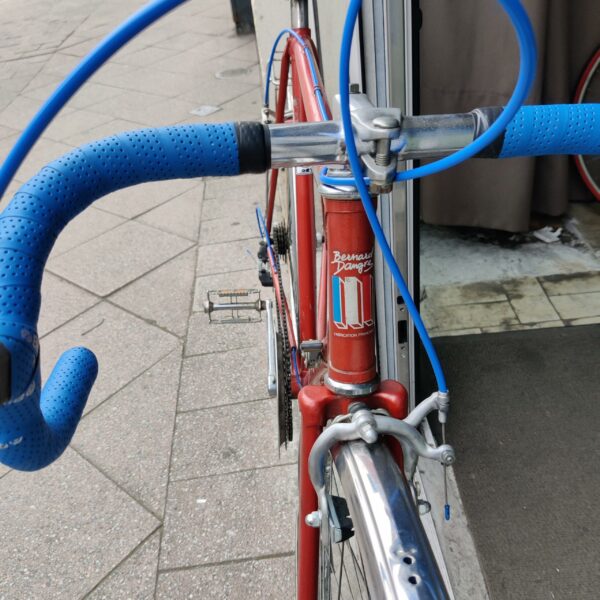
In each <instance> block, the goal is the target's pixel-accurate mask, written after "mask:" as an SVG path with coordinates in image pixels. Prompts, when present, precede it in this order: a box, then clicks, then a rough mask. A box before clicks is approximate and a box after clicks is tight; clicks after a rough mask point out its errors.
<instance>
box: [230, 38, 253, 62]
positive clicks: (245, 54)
mask: <svg viewBox="0 0 600 600" xmlns="http://www.w3.org/2000/svg"><path fill="white" fill-rule="evenodd" d="M246 39H248V40H249V41H247V42H246V43H245V44H244V45H243V46H239V48H236V49H235V50H232V51H231V52H228V53H227V54H226V55H225V56H226V57H228V58H236V59H241V60H251V61H253V62H254V61H258V48H257V47H256V39H255V38H254V36H248V38H246Z"/></svg>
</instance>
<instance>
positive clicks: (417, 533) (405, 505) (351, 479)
mask: <svg viewBox="0 0 600 600" xmlns="http://www.w3.org/2000/svg"><path fill="white" fill-rule="evenodd" d="M327 479H328V487H329V489H328V494H330V495H332V496H336V497H341V498H344V499H345V504H346V505H347V508H348V512H349V516H350V518H351V520H352V528H353V533H354V534H353V535H352V537H350V538H349V539H347V540H346V541H344V542H340V543H337V544H336V543H333V542H332V541H331V540H328V541H327V542H326V543H323V541H322V542H321V547H320V567H319V568H320V581H319V600H335V599H344V600H358V599H359V598H360V599H363V598H365V599H367V598H368V599H371V600H400V599H403V600H406V599H409V598H410V599H416V600H424V599H427V600H433V599H435V600H439V599H447V598H449V596H448V593H447V591H446V588H445V585H444V582H443V579H442V576H441V574H440V571H439V568H438V566H437V563H436V561H435V558H434V556H433V552H432V550H431V547H430V546H429V542H428V540H427V536H426V534H425V531H424V529H423V526H422V525H421V520H420V517H419V514H418V512H417V509H416V508H415V505H414V502H413V499H412V495H411V492H410V489H409V487H408V485H407V483H406V480H405V478H404V476H403V475H402V473H401V472H400V469H399V468H398V465H397V464H396V463H395V461H394V459H393V458H392V456H391V454H390V452H389V450H388V448H387V446H385V444H383V443H377V444H374V445H367V444H366V443H364V442H362V441H355V442H349V443H345V444H342V445H341V446H339V447H338V449H337V450H336V451H335V452H334V458H333V460H332V461H331V463H330V465H329V466H328V478H327ZM336 503H337V504H338V505H343V504H344V503H343V501H339V500H338V501H336ZM339 516H341V515H339Z"/></svg>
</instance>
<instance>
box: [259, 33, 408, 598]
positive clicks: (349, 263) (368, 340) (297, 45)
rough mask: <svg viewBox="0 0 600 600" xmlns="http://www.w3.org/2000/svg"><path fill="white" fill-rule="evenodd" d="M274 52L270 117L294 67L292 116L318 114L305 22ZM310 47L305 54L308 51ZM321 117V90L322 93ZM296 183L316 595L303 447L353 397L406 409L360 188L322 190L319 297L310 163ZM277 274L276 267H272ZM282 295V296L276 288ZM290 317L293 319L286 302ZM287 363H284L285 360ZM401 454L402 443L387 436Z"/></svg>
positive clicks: (301, 533) (301, 527) (306, 586)
mask: <svg viewBox="0 0 600 600" xmlns="http://www.w3.org/2000/svg"><path fill="white" fill-rule="evenodd" d="M294 31H295V33H296V34H297V35H298V36H299V38H300V40H302V42H301V41H300V40H299V39H296V37H294V36H290V37H289V39H288V41H287V44H286V47H285V50H284V53H283V57H282V60H281V70H280V86H279V94H278V97H277V104H276V112H275V121H276V122H278V123H281V122H283V121H284V112H285V105H286V100H287V89H288V81H289V76H290V69H291V77H292V94H293V113H294V121H296V122H306V121H321V120H322V115H321V109H320V107H319V103H318V100H317V96H316V94H315V89H316V88H317V87H319V88H320V89H321V91H322V90H323V85H322V79H321V75H320V73H319V70H318V68H317V69H316V70H317V73H316V76H317V81H318V85H315V82H314V80H313V74H312V71H311V64H310V61H311V60H312V62H313V63H314V64H315V65H318V61H317V58H316V52H315V47H314V44H313V41H312V39H311V34H310V30H309V29H308V28H297V29H294ZM309 55H310V57H309ZM323 100H324V105H325V110H326V111H327V117H328V118H329V117H330V112H329V107H328V104H327V99H326V96H325V94H324V93H323ZM277 177H278V171H277V170H273V171H272V172H271V179H270V185H269V203H268V208H267V229H268V231H269V232H270V230H271V224H272V218H273V209H274V205H275V190H276V187H277ZM294 179H295V181H294V183H295V191H296V219H295V222H296V249H295V250H296V252H297V273H296V276H297V281H298V296H297V302H298V339H297V340H295V342H296V345H297V348H300V344H301V343H302V342H303V341H307V340H315V339H318V340H320V341H321V342H322V343H323V353H322V354H323V359H324V360H323V363H322V365H321V366H320V367H319V368H316V369H308V368H307V366H306V365H304V364H302V362H300V366H299V371H300V380H301V382H302V387H301V388H300V386H299V385H298V384H297V382H296V379H295V378H294V377H292V382H293V387H292V391H293V393H294V394H295V395H297V397H298V404H299V409H300V413H301V415H302V423H301V431H300V455H299V462H300V464H299V496H300V506H299V522H298V555H297V598H298V599H299V600H316V598H317V595H318V573H319V529H315V528H313V527H309V526H308V525H306V523H305V522H304V518H305V516H306V515H307V514H309V513H311V512H313V511H315V510H317V508H318V502H317V496H316V493H315V491H314V488H313V486H312V483H311V481H310V477H309V473H308V457H309V454H310V451H311V449H312V447H313V444H314V442H315V440H316V439H317V438H318V436H319V434H320V433H321V431H322V430H323V427H325V425H326V424H327V421H328V420H329V419H331V418H333V417H335V416H336V415H339V414H345V413H347V411H348V407H349V405H350V403H351V402H353V401H356V399H357V398H356V396H357V395H358V394H357V391H358V392H360V391H361V390H362V391H363V392H364V393H361V394H360V397H359V399H360V401H361V402H363V403H365V404H366V405H367V406H370V407H372V408H384V409H386V410H387V411H388V412H389V414H390V415H392V416H394V417H397V418H404V417H405V416H406V415H407V413H408V400H407V393H406V390H405V389H404V387H403V386H402V385H401V384H399V383H398V382H395V381H384V382H381V383H378V381H377V363H376V335H375V312H374V286H373V268H374V260H373V253H374V241H373V234H372V232H371V228H370V226H369V223H368V221H367V218H366V215H365V213H364V210H363V208H362V204H361V202H360V200H359V199H358V196H355V195H353V194H348V193H346V194H344V193H342V194H340V193H337V192H336V190H334V189H331V190H329V191H324V192H323V193H322V207H323V213H324V224H325V241H324V243H323V248H322V262H321V277H320V283H319V288H318V301H316V298H317V294H316V289H317V288H316V260H315V256H316V235H315V207H314V206H315V199H314V182H313V175H312V172H311V171H310V170H306V169H297V170H296V171H294ZM274 279H275V277H274ZM275 292H276V295H277V296H278V298H277V301H278V303H279V304H280V305H281V303H283V298H282V296H281V293H280V291H279V289H278V288H276V290H275ZM288 320H290V321H291V318H290V315H289V312H288ZM291 368H292V366H291V365H290V369H291ZM389 444H390V447H391V448H392V451H393V453H394V456H395V457H396V460H397V461H398V463H399V464H401V462H402V453H401V451H400V447H399V445H398V444H397V442H395V441H390V442H389Z"/></svg>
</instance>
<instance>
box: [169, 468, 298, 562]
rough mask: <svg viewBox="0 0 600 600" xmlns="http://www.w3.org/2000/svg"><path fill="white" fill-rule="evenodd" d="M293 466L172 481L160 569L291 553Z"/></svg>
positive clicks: (292, 547) (294, 501)
mask: <svg viewBox="0 0 600 600" xmlns="http://www.w3.org/2000/svg"><path fill="white" fill-rule="evenodd" d="M297 470H298V467H297V466H296V465H286V466H280V467H272V468H269V469H256V470H251V471H243V472H241V473H231V474H229V475H220V476H217V477H203V478H201V479H192V480H189V481H180V482H172V483H171V485H170V486H169V494H168V498H167V510H166V514H165V525H164V532H163V537H162V543H161V552H160V559H159V569H167V568H174V567H185V566H195V565H201V564H203V563H212V562H221V561H226V560H235V559H244V558H258V557H260V556H272V555H274V554H279V553H287V552H293V550H294V546H295V533H294V532H295V530H296V523H295V521H296V517H295V515H296V485H295V482H296V474H297Z"/></svg>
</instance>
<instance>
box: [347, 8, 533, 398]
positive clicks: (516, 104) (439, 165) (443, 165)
mask: <svg viewBox="0 0 600 600" xmlns="http://www.w3.org/2000/svg"><path fill="white" fill-rule="evenodd" d="M498 1H499V2H500V4H501V5H502V7H503V8H504V10H505V11H506V13H507V14H508V16H509V17H510V20H511V23H512V25H513V27H514V28H515V31H516V33H517V37H518V41H519V51H520V57H521V65H520V69H519V78H518V81H517V85H516V87H515V90H514V92H513V95H512V96H511V99H510V101H509V103H508V104H507V106H506V108H505V109H504V111H503V112H502V114H501V115H500V117H499V118H498V120H497V121H496V122H495V123H494V124H493V125H492V126H491V127H490V129H488V131H486V132H485V133H484V134H483V135H482V136H481V137H479V138H477V139H476V140H474V141H473V142H471V143H470V144H468V145H467V146H465V147H464V148H462V149H461V150H459V151H457V152H455V153H453V154H451V155H449V156H447V157H445V158H442V159H440V160H437V161H435V162H433V163H430V164H428V165H425V166H422V167H418V168H416V169H411V170H409V171H403V172H400V173H398V174H397V176H396V181H406V180H408V179H416V178H419V177H425V176H426V175H431V174H433V173H438V172H440V171H443V170H445V169H449V168H450V167H453V166H455V165H457V164H459V163H461V162H463V161H465V160H467V159H468V158H471V157H473V156H475V155H476V154H477V153H478V152H480V151H481V150H483V149H484V148H485V147H486V146H488V145H489V144H490V143H492V142H493V141H494V139H496V138H497V137H498V136H499V135H500V134H501V133H502V132H503V131H504V129H505V128H506V126H507V125H508V123H509V122H510V121H511V120H512V118H513V117H514V115H515V114H516V112H517V111H518V110H519V108H520V106H521V105H522V103H523V102H524V101H525V98H526V97H527V94H528V92H529V89H530V87H531V84H532V83H533V79H534V78H535V68H536V46H535V35H534V33H533V29H532V27H531V23H530V21H529V18H528V16H527V13H526V12H525V10H524V9H523V7H522V6H521V3H520V2H519V0H498ZM361 5H362V0H351V1H350V4H349V6H348V12H347V14H346V20H345V23H344V30H343V35H342V47H341V51H340V73H339V82H340V85H339V88H340V107H341V114H342V124H343V128H344V137H345V140H346V148H347V154H348V161H349V163H350V167H351V169H352V173H353V175H354V181H353V182H348V181H345V182H344V183H345V185H348V184H349V183H350V184H351V185H352V184H353V185H355V186H356V188H357V189H358V192H359V194H360V197H361V201H362V203H363V206H364V209H365V213H366V215H367V218H368V219H369V223H370V225H371V228H372V229H373V233H374V235H375V239H376V240H377V243H378V244H379V246H380V248H381V252H382V254H383V258H384V260H385V262H386V263H387V265H388V268H389V269H390V271H391V273H392V277H393V279H394V281H395V283H396V285H397V286H398V289H399V291H400V294H401V296H402V297H403V298H404V302H405V304H406V308H407V309H408V312H409V314H410V316H411V318H412V320H413V323H414V325H415V328H416V329H417V332H418V334H419V337H420V338H421V342H422V343H423V346H424V348H425V351H426V353H427V357H428V358H429V361H430V363H431V366H432V368H433V372H434V374H435V378H436V381H437V386H438V390H439V391H440V392H441V393H447V391H448V386H447V385H446V378H445V376H444V372H443V369H442V365H441V363H440V360H439V358H438V356H437V352H436V350H435V348H434V346H433V343H432V342H431V338H430V337H429V334H428V332H427V329H426V327H425V324H424V323H423V320H422V318H421V315H420V314H419V311H418V309H417V306H416V305H415V302H414V300H413V298H412V296H411V294H410V290H409V289H408V286H407V285H406V282H405V281H404V278H403V277H402V273H401V272H400V268H399V267H398V263H397V262H396V260H395V258H394V255H393V252H392V250H391V248H390V246H389V244H388V242H387V240H386V238H385V234H384V232H383V229H382V228H381V225H380V223H379V220H378V218H377V212H376V209H375V207H374V206H373V203H372V202H371V198H370V195H369V190H368V188H367V185H366V184H365V182H364V179H363V177H362V166H361V162H360V158H359V156H358V151H357V149H356V143H355V140H354V132H353V129H352V118H351V115H350V74H349V71H350V50H351V47H352V38H353V35H354V28H355V25H356V21H357V19H358V13H359V12H360V8H361Z"/></svg>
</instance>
